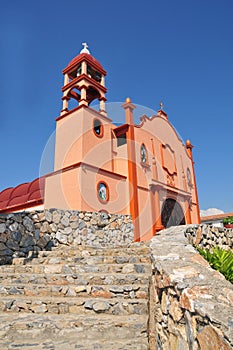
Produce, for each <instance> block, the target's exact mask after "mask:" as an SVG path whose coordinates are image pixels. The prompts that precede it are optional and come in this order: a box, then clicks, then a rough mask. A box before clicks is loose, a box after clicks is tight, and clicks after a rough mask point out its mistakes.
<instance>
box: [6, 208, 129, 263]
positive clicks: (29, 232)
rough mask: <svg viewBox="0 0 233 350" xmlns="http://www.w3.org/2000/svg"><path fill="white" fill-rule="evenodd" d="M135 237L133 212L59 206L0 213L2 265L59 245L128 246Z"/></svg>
mask: <svg viewBox="0 0 233 350" xmlns="http://www.w3.org/2000/svg"><path fill="white" fill-rule="evenodd" d="M133 240H134V233H133V224H132V220H131V217H130V216H129V215H115V214H105V213H93V212H79V211H64V210H58V209H51V210H44V211H32V212H20V213H13V214H0V264H4V263H10V262H11V261H12V258H13V257H27V256H28V254H29V253H30V254H32V253H31V252H33V254H35V253H36V252H38V251H39V250H50V249H51V247H53V246H57V245H71V244H72V245H87V246H105V245H112V246H116V245H124V244H130V243H132V242H133Z"/></svg>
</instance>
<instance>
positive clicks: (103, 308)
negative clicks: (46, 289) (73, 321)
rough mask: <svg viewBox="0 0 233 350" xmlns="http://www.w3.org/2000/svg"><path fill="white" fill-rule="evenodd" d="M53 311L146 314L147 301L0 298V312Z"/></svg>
mask: <svg viewBox="0 0 233 350" xmlns="http://www.w3.org/2000/svg"><path fill="white" fill-rule="evenodd" d="M4 312H5V313H9V312H13V313H17V314H18V313H20V312H27V313H36V314H45V313H55V314H67V313H68V314H76V315H85V314H86V315H90V314H95V315H96V316H97V322H98V315H99V313H105V314H109V315H132V314H135V315H147V314H148V302H147V300H144V299H122V298H114V299H103V298H91V297H89V298H81V297H80V298H74V297H66V298H64V297H62V298H59V297H53V298H51V297H43V299H42V300H38V297H33V296H27V297H25V296H24V297H20V296H17V297H16V296H8V297H2V298H1V299H0V313H4Z"/></svg>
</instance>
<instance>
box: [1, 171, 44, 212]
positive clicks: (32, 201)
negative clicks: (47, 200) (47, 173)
mask: <svg viewBox="0 0 233 350" xmlns="http://www.w3.org/2000/svg"><path fill="white" fill-rule="evenodd" d="M44 187H45V178H43V177H41V178H38V179H35V180H33V181H32V182H27V183H24V184H20V185H18V186H17V187H10V188H7V189H5V190H3V191H2V192H0V212H10V211H15V210H20V209H25V208H28V207H31V206H33V205H38V204H42V203H43V202H44Z"/></svg>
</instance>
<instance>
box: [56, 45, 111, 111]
mask: <svg viewBox="0 0 233 350" xmlns="http://www.w3.org/2000/svg"><path fill="white" fill-rule="evenodd" d="M82 45H83V49H82V50H81V51H80V53H79V55H78V56H76V57H75V58H73V59H72V61H71V62H70V63H69V64H68V66H67V67H66V68H65V69H64V70H63V72H62V73H63V75H64V85H63V87H62V92H63V97H62V100H63V108H62V111H61V115H64V114H65V113H67V112H68V111H69V101H70V100H71V99H74V100H76V101H77V105H78V106H89V105H90V103H91V102H92V101H94V100H96V99H98V100H99V101H100V108H99V112H100V113H101V114H103V115H106V111H105V101H106V97H105V94H106V92H107V89H106V87H105V76H106V71H105V70H104V69H103V67H102V65H101V64H100V63H99V62H98V61H97V60H96V59H95V58H94V57H93V56H92V55H91V54H90V51H89V50H88V46H87V43H83V44H82Z"/></svg>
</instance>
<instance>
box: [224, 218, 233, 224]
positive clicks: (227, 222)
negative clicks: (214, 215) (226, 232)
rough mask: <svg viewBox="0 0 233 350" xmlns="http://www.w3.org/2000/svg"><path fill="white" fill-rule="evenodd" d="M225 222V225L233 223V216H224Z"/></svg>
mask: <svg viewBox="0 0 233 350" xmlns="http://www.w3.org/2000/svg"><path fill="white" fill-rule="evenodd" d="M223 223H224V224H225V225H229V224H233V216H227V217H226V218H224V219H223Z"/></svg>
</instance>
